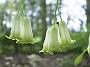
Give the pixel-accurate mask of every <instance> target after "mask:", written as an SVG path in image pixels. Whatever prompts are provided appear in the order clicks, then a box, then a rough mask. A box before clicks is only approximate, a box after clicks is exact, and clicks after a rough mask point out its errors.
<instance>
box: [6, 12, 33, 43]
mask: <svg viewBox="0 0 90 67" xmlns="http://www.w3.org/2000/svg"><path fill="white" fill-rule="evenodd" d="M8 38H9V39H12V40H16V42H17V43H21V44H27V43H33V42H34V39H33V33H32V27H31V21H30V18H29V17H27V16H20V15H19V13H17V14H16V15H15V16H14V18H13V20H12V27H11V32H10V36H9V37H8Z"/></svg>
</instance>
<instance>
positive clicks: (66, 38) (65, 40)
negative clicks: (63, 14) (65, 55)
mask: <svg viewBox="0 0 90 67" xmlns="http://www.w3.org/2000/svg"><path fill="white" fill-rule="evenodd" d="M59 28H60V35H61V39H62V44H63V45H66V44H72V43H74V42H75V40H72V39H71V37H70V34H69V31H68V28H67V25H66V23H65V22H60V23H59Z"/></svg>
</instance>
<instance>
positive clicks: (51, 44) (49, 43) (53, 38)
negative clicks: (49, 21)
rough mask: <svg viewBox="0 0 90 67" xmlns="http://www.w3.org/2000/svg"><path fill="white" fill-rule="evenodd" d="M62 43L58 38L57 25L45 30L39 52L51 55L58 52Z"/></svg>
mask: <svg viewBox="0 0 90 67" xmlns="http://www.w3.org/2000/svg"><path fill="white" fill-rule="evenodd" d="M61 43H62V41H61V38H60V34H59V30H58V25H57V24H55V25H53V26H51V27H50V28H48V29H47V32H46V37H45V41H44V44H43V49H42V50H41V51H40V52H44V53H53V52H59V50H60V45H61Z"/></svg>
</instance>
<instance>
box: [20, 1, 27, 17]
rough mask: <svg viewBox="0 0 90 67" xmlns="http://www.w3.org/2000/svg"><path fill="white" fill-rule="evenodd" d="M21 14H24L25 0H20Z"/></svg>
mask: <svg viewBox="0 0 90 67" xmlns="http://www.w3.org/2000/svg"><path fill="white" fill-rule="evenodd" d="M21 9H22V15H24V16H26V4H25V0H21Z"/></svg>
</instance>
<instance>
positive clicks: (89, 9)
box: [86, 0, 90, 33]
mask: <svg viewBox="0 0 90 67" xmlns="http://www.w3.org/2000/svg"><path fill="white" fill-rule="evenodd" d="M86 1H87V9H86V15H87V30H88V33H90V0H86Z"/></svg>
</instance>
